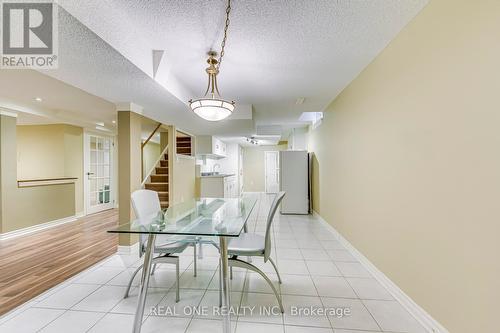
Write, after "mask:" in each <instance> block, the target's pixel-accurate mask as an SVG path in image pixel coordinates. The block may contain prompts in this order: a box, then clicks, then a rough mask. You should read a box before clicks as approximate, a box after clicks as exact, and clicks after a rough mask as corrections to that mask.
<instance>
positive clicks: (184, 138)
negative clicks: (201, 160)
mask: <svg viewBox="0 0 500 333" xmlns="http://www.w3.org/2000/svg"><path fill="white" fill-rule="evenodd" d="M179 141H182V142H186V141H189V142H191V137H189V136H178V137H177V142H179Z"/></svg>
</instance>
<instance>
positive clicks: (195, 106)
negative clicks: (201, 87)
mask: <svg viewBox="0 0 500 333" xmlns="http://www.w3.org/2000/svg"><path fill="white" fill-rule="evenodd" d="M189 106H190V107H191V110H193V112H194V113H196V114H197V115H198V116H199V117H201V118H203V119H205V120H208V121H219V120H222V119H225V118H227V117H229V116H230V115H231V114H232V113H233V111H234V102H233V103H230V102H227V101H225V100H222V99H215V98H200V99H197V100H195V101H191V102H190V103H189Z"/></svg>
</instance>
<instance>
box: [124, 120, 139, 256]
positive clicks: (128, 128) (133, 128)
mask: <svg viewBox="0 0 500 333" xmlns="http://www.w3.org/2000/svg"><path fill="white" fill-rule="evenodd" d="M141 143H142V141H141V116H140V115H139V114H137V113H134V112H132V111H118V165H119V168H118V198H119V199H118V200H119V201H118V202H119V208H118V219H119V223H120V224H127V223H129V222H130V221H131V219H133V218H134V213H133V209H132V203H131V201H130V195H131V194H132V192H134V191H136V190H138V189H140V188H141ZM137 240H138V237H137V236H136V235H130V234H120V235H119V244H120V245H122V246H130V245H133V244H135V243H137Z"/></svg>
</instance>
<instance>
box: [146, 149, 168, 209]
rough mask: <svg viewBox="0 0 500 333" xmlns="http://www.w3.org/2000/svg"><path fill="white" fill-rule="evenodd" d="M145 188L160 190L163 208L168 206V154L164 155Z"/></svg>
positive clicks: (159, 195) (159, 194)
mask: <svg viewBox="0 0 500 333" xmlns="http://www.w3.org/2000/svg"><path fill="white" fill-rule="evenodd" d="M144 188H145V189H148V190H152V191H156V192H158V197H159V198H160V205H161V208H168V155H167V154H165V155H163V158H162V159H161V160H160V164H159V165H157V166H156V168H155V174H152V175H151V176H149V182H148V183H145V184H144Z"/></svg>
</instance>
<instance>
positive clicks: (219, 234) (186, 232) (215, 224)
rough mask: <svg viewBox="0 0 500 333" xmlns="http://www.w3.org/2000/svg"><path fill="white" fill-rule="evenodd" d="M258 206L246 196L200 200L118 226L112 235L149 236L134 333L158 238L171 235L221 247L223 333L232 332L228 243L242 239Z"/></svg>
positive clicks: (188, 240)
mask: <svg viewBox="0 0 500 333" xmlns="http://www.w3.org/2000/svg"><path fill="white" fill-rule="evenodd" d="M256 203H257V196H256V195H253V194H244V195H242V196H241V197H239V198H197V199H193V200H190V201H186V202H183V203H179V204H174V205H172V206H170V207H169V208H168V209H167V210H166V211H159V212H158V213H157V214H153V215H152V216H150V217H149V218H147V219H140V220H139V219H137V220H133V221H131V222H130V223H127V224H123V225H120V226H118V227H117V228H115V229H113V230H108V232H110V233H123V234H142V235H145V236H147V243H146V244H147V245H146V249H145V252H144V266H143V271H142V277H141V282H140V288H139V296H138V304H137V309H136V313H135V319H134V327H133V332H134V333H139V332H140V331H141V326H142V320H143V316H144V307H145V304H146V295H147V290H148V285H149V277H150V275H151V269H152V259H153V256H154V243H155V239H156V236H157V235H171V236H172V240H173V241H176V242H179V241H186V242H193V237H196V239H198V240H200V241H202V242H213V243H214V245H216V246H217V247H218V248H219V254H220V270H221V289H222V308H221V315H222V317H223V318H222V319H223V320H222V325H223V327H222V328H223V329H222V331H223V332H224V333H230V332H231V320H230V312H231V311H228V310H229V307H230V291H229V272H228V270H229V269H228V267H229V263H228V253H227V246H228V241H229V240H230V239H231V238H232V237H239V236H240V234H241V232H242V230H243V229H244V227H245V224H246V223H247V221H248V218H249V216H250V214H251V213H252V210H253V209H254V207H255V205H256Z"/></svg>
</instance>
